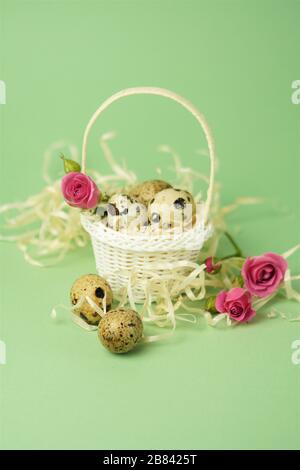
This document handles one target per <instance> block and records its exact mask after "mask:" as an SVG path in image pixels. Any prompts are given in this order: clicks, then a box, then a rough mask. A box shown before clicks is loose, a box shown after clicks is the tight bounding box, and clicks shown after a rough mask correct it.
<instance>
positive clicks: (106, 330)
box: [98, 308, 143, 354]
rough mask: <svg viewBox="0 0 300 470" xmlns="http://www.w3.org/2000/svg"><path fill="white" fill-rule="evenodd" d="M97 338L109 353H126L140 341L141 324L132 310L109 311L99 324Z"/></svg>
mask: <svg viewBox="0 0 300 470" xmlns="http://www.w3.org/2000/svg"><path fill="white" fill-rule="evenodd" d="M98 336H99V339H100V341H101V343H102V344H103V346H105V348H106V349H108V350H109V351H111V352H113V353H119V354H121V353H126V352H128V351H130V350H131V349H133V348H134V347H135V346H136V344H137V343H138V342H139V341H140V340H141V338H142V336H143V322H142V320H141V318H140V316H139V315H138V313H137V312H135V311H134V310H131V309H127V308H118V309H115V310H111V311H110V312H108V313H107V314H106V315H104V316H103V318H102V320H101V322H100V323H99V327H98Z"/></svg>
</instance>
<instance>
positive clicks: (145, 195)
mask: <svg viewBox="0 0 300 470" xmlns="http://www.w3.org/2000/svg"><path fill="white" fill-rule="evenodd" d="M167 188H171V185H170V184H169V183H167V182H166V181H162V180H150V181H144V183H141V184H138V185H136V186H134V187H133V188H132V189H131V191H130V193H129V194H130V196H132V197H134V198H135V199H137V200H138V201H140V202H141V203H142V204H144V205H145V206H148V204H149V202H150V201H151V200H152V199H153V198H154V196H155V195H156V194H157V193H158V192H160V191H162V190H163V189H167Z"/></svg>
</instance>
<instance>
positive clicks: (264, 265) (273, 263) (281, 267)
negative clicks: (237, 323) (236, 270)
mask: <svg viewBox="0 0 300 470" xmlns="http://www.w3.org/2000/svg"><path fill="white" fill-rule="evenodd" d="M287 267H288V265H287V262H286V261H285V259H284V258H282V256H279V255H277V254H276V253H265V254H264V255H262V256H255V257H253V258H247V259H246V261H245V263H244V266H243V269H242V276H243V278H244V281H245V285H246V287H247V289H248V290H249V292H251V294H253V295H257V296H258V297H267V296H268V295H270V294H272V293H273V292H275V291H276V290H277V288H278V286H279V285H280V284H281V282H282V281H283V279H284V275H285V272H286V270H287Z"/></svg>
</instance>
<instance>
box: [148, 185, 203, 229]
mask: <svg viewBox="0 0 300 470" xmlns="http://www.w3.org/2000/svg"><path fill="white" fill-rule="evenodd" d="M148 213H149V219H150V222H151V224H152V225H153V226H157V227H159V228H161V229H163V230H168V229H173V228H185V229H186V228H190V227H192V225H193V223H194V219H195V214H196V205H195V201H194V198H193V196H192V195H191V194H190V193H189V192H188V191H184V190H182V189H174V188H167V189H164V190H163V191H160V192H159V193H157V194H156V195H155V197H154V198H153V199H152V200H151V201H150V204H149V209H148Z"/></svg>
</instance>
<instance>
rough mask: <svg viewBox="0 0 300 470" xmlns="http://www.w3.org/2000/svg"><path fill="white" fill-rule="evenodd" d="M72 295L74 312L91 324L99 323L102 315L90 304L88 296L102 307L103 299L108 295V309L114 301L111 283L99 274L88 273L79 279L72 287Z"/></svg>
mask: <svg viewBox="0 0 300 470" xmlns="http://www.w3.org/2000/svg"><path fill="white" fill-rule="evenodd" d="M70 297H71V302H72V305H73V311H74V313H75V314H76V315H78V316H79V317H80V318H82V320H84V321H85V322H86V323H88V324H89V325H98V323H99V321H100V319H101V317H100V315H99V314H98V313H97V312H96V311H95V308H94V307H93V306H92V305H90V304H89V302H88V300H87V299H86V297H88V298H89V299H91V300H92V301H93V302H94V303H95V304H96V305H97V306H99V307H100V308H103V300H104V297H106V310H107V311H108V310H110V309H111V304H112V301H113V293H112V290H111V287H110V285H109V284H108V282H107V281H106V280H105V279H104V278H103V277H101V276H98V274H86V275H84V276H81V277H80V278H79V279H77V280H76V281H75V282H74V284H73V286H72V288H71V292H70ZM77 304H78V307H77V306H76V305H77Z"/></svg>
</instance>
